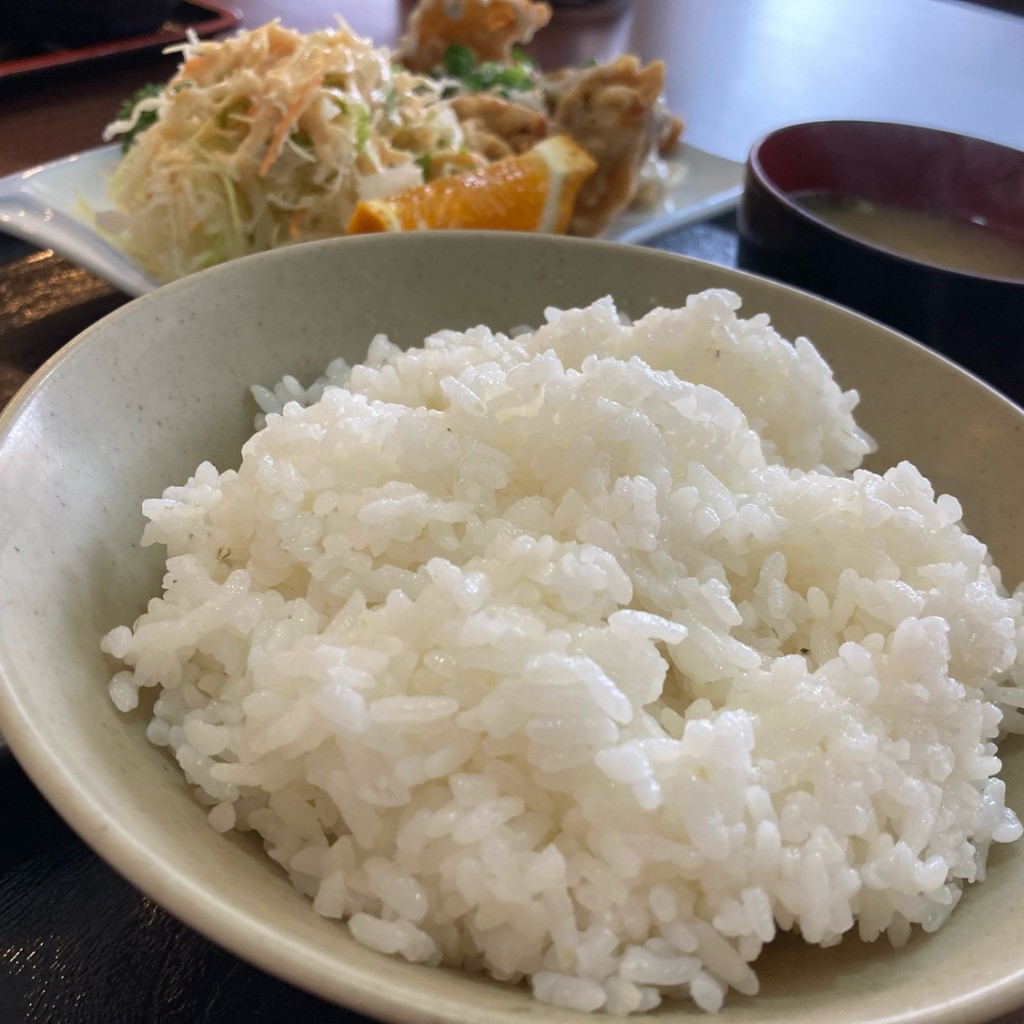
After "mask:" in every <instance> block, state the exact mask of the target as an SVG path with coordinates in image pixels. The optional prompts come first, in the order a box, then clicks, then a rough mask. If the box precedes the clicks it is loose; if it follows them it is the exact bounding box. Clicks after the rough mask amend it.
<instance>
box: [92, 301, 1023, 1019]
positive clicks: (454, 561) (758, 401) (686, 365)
mask: <svg viewBox="0 0 1024 1024" xmlns="http://www.w3.org/2000/svg"><path fill="white" fill-rule="evenodd" d="M738 308H739V300H738V299H737V298H736V296H734V295H732V294H730V293H728V292H722V291H710V292H705V293H703V294H701V295H697V296H693V297H691V298H690V299H689V300H688V302H687V305H686V308H685V309H680V310H671V311H670V310H664V309H659V310H656V311H654V312H652V313H650V314H649V315H648V316H646V317H644V318H643V319H642V320H639V321H637V322H636V323H635V324H631V323H628V322H627V323H624V322H622V320H621V318H620V317H619V316H618V314H617V312H616V310H615V307H614V305H613V304H612V302H611V301H610V300H604V301H602V302H598V303H595V304H594V305H593V306H591V307H590V308H588V309H584V310H571V311H567V312H558V311H554V310H552V311H550V312H549V314H548V318H547V323H546V324H545V325H544V326H543V327H541V328H540V329H539V330H537V331H536V332H535V333H532V334H530V333H526V334H522V335H519V336H517V337H515V338H509V337H506V336H503V335H500V334H493V333H492V332H491V331H490V330H488V329H487V328H484V327H478V328H474V329H473V330H470V331H468V332H466V333H465V334H457V333H451V332H444V333H441V334H438V335H435V336H433V337H431V338H428V339H427V340H426V343H425V345H424V347H423V348H422V349H416V350H412V351H409V352H401V351H399V350H398V349H397V348H396V347H394V346H393V345H392V344H390V343H389V342H388V341H387V340H386V339H384V338H376V339H374V341H373V343H372V344H371V345H370V350H369V355H368V358H367V361H366V363H365V364H364V365H361V366H356V367H353V368H352V370H351V372H350V373H349V371H348V370H347V368H346V367H344V366H343V365H341V364H333V365H332V367H331V370H330V373H329V375H328V378H329V380H328V381H326V382H320V383H319V384H318V385H316V386H315V388H314V389H313V391H312V393H309V394H307V393H306V392H304V391H303V389H302V388H301V387H300V386H299V385H298V384H297V382H295V381H286V382H284V383H283V384H281V385H279V387H278V388H277V389H276V391H274V392H272V391H268V390H266V389H258V397H259V398H260V400H261V402H262V403H263V405H264V407H265V409H267V410H268V415H267V422H266V427H265V429H263V430H261V431H260V432H259V433H257V434H256V435H255V436H254V437H253V438H252V439H251V440H250V441H249V442H248V443H247V444H246V445H245V447H244V449H243V452H242V463H241V467H240V469H239V470H237V471H235V470H229V471H227V472H223V473H218V471H217V470H216V469H215V468H214V467H213V466H211V465H209V464H203V465H202V466H200V467H199V468H198V470H197V471H196V474H195V476H194V477H193V478H192V479H191V480H189V481H188V483H187V484H185V485H184V486H181V487H171V488H169V489H168V490H167V491H166V492H165V494H164V496H163V497H162V498H157V499H153V500H150V501H147V502H146V503H145V504H144V512H145V515H146V516H147V517H148V519H149V520H150V523H149V525H148V526H147V527H146V531H145V535H144V542H145V543H147V544H164V545H166V546H167V549H168V562H167V575H166V577H165V579H164V588H165V589H164V594H163V596H162V597H160V598H156V599H154V600H153V601H152V602H150V604H149V606H148V609H147V611H146V613H145V614H144V615H142V616H141V617H140V618H139V620H138V621H137V622H136V623H135V626H134V627H133V628H129V627H127V626H121V627H118V628H117V629H114V630H112V631H111V632H110V633H109V635H108V636H107V637H106V638H105V639H104V641H103V647H104V650H106V651H107V652H109V653H110V654H112V655H113V656H114V657H116V658H118V659H123V660H124V662H125V663H126V664H127V666H128V669H127V670H124V671H120V672H118V673H117V674H116V675H115V677H114V679H113V682H112V683H111V695H112V697H113V699H114V701H115V703H116V704H117V706H118V707H119V708H121V709H122V710H123V711H130V710H132V709H133V708H135V707H136V706H137V702H138V690H139V688H140V687H157V688H158V690H159V698H158V699H157V701H156V706H155V709H154V712H153V717H152V720H151V722H150V724H149V729H148V735H149V738H150V740H151V741H152V742H153V743H156V744H158V745H161V746H167V747H169V748H170V749H171V751H173V754H174V756H175V757H176V758H177V761H178V763H179V764H180V765H181V767H182V769H183V770H184V772H185V773H186V775H187V776H188V778H189V780H190V781H191V782H192V783H194V784H195V785H196V786H197V789H198V795H199V799H200V800H201V801H202V802H203V803H204V804H206V805H207V806H209V808H210V810H209V819H210V824H211V825H212V826H213V827H214V828H215V829H217V830H218V831H227V830H229V829H232V828H237V829H240V830H255V831H256V832H258V833H259V835H260V836H262V838H263V841H264V843H265V845H266V849H267V851H268V853H269V854H270V856H271V857H272V858H273V859H274V860H275V861H277V862H278V863H279V864H280V865H281V866H282V867H283V869H284V870H285V871H287V872H288V875H289V877H290V878H291V879H292V881H293V882H294V884H295V885H296V886H297V887H298V888H299V889H300V890H301V891H302V892H304V893H306V894H308V896H309V897H310V898H311V900H312V903H313V907H314V909H315V910H316V911H317V912H319V913H321V914H324V915H326V916H328V917H333V918H339V919H343V920H345V921H347V926H348V928H349V929H350V930H351V932H352V934H353V935H354V936H355V938H356V939H358V940H359V941H360V942H362V943H364V944H366V945H367V946H371V947H373V948H374V949H378V950H381V951H383V952H386V953H393V954H397V955H399V956H403V957H406V958H407V959H409V960H412V961H417V962H424V963H428V964H440V963H446V964H451V965H461V966H463V967H466V968H468V969H471V970H474V971H475V970H482V971H487V972H489V973H490V974H491V975H493V976H494V977H495V978H497V979H500V980H503V981H510V982H515V981H518V980H521V979H528V981H529V984H530V985H531V986H532V989H533V992H534V994H535V995H536V996H537V998H538V999H541V1000H544V1001H546V1002H550V1003H555V1004H557V1005H560V1006H568V1007H574V1008H576V1009H580V1010H599V1009H600V1010H605V1011H608V1012H610V1013H614V1014H620V1013H629V1012H635V1011H642V1010H647V1009H650V1008H652V1007H654V1006H656V1005H658V1003H659V1002H661V1000H662V999H663V998H666V997H669V998H686V997H690V998H692V999H693V1000H694V1001H695V1002H696V1003H697V1004H698V1005H699V1006H701V1007H703V1008H704V1009H705V1010H716V1009H718V1008H719V1007H720V1006H721V1005H722V1003H723V1000H724V999H725V998H726V995H727V992H728V990H729V989H735V990H737V991H738V992H740V993H744V994H747V995H752V994H754V993H756V992H757V987H758V982H757V977H756V975H755V973H754V971H753V969H752V967H751V964H752V962H753V961H754V960H755V959H756V958H757V956H758V954H759V953H760V952H761V949H762V947H763V946H764V944H765V943H767V942H769V941H770V940H771V939H772V938H773V936H774V935H775V934H776V933H777V932H778V930H779V929H784V930H794V931H798V932H799V933H800V934H801V935H802V936H803V937H804V939H806V940H807V941H808V942H811V943H821V944H823V945H828V944H831V943H835V942H838V941H839V939H840V938H841V937H842V936H843V935H845V934H846V933H848V932H850V931H852V930H856V932H857V933H858V934H859V935H860V936H861V937H862V938H864V939H868V940H871V939H875V938H877V937H878V936H879V935H881V934H882V933H885V934H886V935H887V936H888V937H889V939H890V940H891V941H892V942H893V943H895V944H897V945H898V944H900V943H902V942H904V941H905V940H906V939H907V937H908V934H909V933H910V930H911V927H912V926H913V925H915V924H917V925H920V926H922V928H924V929H925V930H926V931H932V930H934V929H936V928H938V927H939V926H940V925H941V924H942V923H943V922H944V921H945V920H946V918H947V917H948V915H949V914H950V912H951V911H952V910H953V908H954V906H955V905H956V903H957V901H958V900H959V898H960V895H961V891H962V889H963V886H964V883H966V882H972V881H976V880H978V879H980V878H982V876H983V874H984V866H985V859H986V855H987V851H988V848H989V845H990V843H992V842H1009V841H1012V840H1015V839H1017V838H1018V837H1019V836H1020V834H1021V826H1020V825H1019V824H1018V821H1017V818H1016V817H1015V815H1014V814H1013V812H1012V811H1011V810H1009V809H1008V808H1006V807H1005V806H1004V802H1003V800H1004V787H1003V783H1002V782H1001V781H1000V780H999V779H998V778H997V777H996V773H997V772H998V770H999V767H1000V765H999V760H998V758H997V756H996V745H995V741H996V738H997V734H998V732H999V729H1000V723H1001V719H1002V718H1003V713H1002V711H1001V710H1000V706H999V704H997V703H996V698H997V697H998V698H1000V700H1002V701H1005V702H1006V703H1007V704H1008V705H1011V706H1012V705H1018V706H1019V705H1021V704H1024V695H1022V692H1021V690H1020V689H1016V688H1015V687H1016V684H1017V683H1019V682H1020V680H1021V679H1022V678H1024V677H1022V674H1021V662H1022V650H1021V648H1022V646H1024V645H1022V643H1021V637H1022V636H1024V615H1022V608H1021V602H1020V600H1018V599H1017V598H1011V597H1009V596H1007V594H1006V593H1005V591H1004V590H1003V589H1002V588H1001V586H1000V583H999V577H998V573H997V572H996V570H994V569H993V568H992V567H991V566H990V565H989V563H988V560H987V555H986V549H985V547H984V545H983V544H982V543H980V542H979V541H977V540H975V539H974V538H972V537H971V536H969V535H968V534H967V533H965V532H964V530H963V529H962V527H961V526H960V523H959V520H960V506H959V505H958V503H957V502H956V500H955V499H953V498H951V497H948V496H939V497H936V496H935V495H934V494H933V492H932V490H931V487H930V486H929V484H928V482H927V481H926V480H925V479H924V478H923V477H922V476H921V475H920V474H919V473H918V472H917V470H915V469H914V468H913V467H912V466H910V465H908V464H906V463H901V464H900V465H898V466H896V467H895V468H894V469H891V470H889V471H888V472H887V473H886V474H885V475H884V476H877V475H875V474H874V473H870V472H867V471H864V470H858V469H856V467H857V466H858V465H859V463H860V461H861V459H862V457H863V455H864V454H865V453H866V452H867V451H868V450H869V449H870V442H869V441H868V440H867V438H866V437H865V436H864V435H863V434H862V433H861V432H860V431H859V430H858V429H857V427H856V425H855V424H854V421H853V418H852V410H853V407H854V406H855V404H856V400H857V399H856V395H855V394H853V393H850V392H847V393H845V394H844V393H842V392H841V391H840V389H839V388H838V386H837V385H836V384H835V382H834V381H833V379H832V376H831V373H830V371H829V369H828V367H827V365H826V364H825V363H824V362H823V360H822V359H821V358H820V356H819V355H818V354H817V353H816V351H815V350H814V349H813V348H812V346H811V345H810V344H809V343H808V342H806V341H804V340H800V341H797V342H796V344H795V345H791V344H790V343H788V342H786V341H784V340H783V339H781V338H779V336H778V335H777V334H776V333H775V332H774V331H773V330H772V329H771V328H770V326H769V325H768V321H767V318H766V317H755V318H753V319H751V320H746V321H744V320H739V319H737V317H736V313H735V311H736V310H737V309H738ZM325 384H327V385H328V386H325ZM333 385H342V386H333ZM314 399H315V400H316V401H315V403H314V404H312V405H310V406H309V407H308V408H303V407H302V403H303V402H306V401H310V400H314ZM282 406H283V407H282ZM275 410H276V411H275ZM851 471H852V476H851V475H849V474H850V473H851ZM997 687H999V688H1000V692H999V693H998V694H997V693H996V692H995V690H996V688H997ZM1003 724H1004V726H1005V724H1006V723H1005V722H1004V723H1003Z"/></svg>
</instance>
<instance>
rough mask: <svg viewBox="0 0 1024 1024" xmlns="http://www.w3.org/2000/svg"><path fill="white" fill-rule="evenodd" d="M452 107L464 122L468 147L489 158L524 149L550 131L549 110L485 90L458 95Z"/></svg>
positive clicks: (500, 157)
mask: <svg viewBox="0 0 1024 1024" xmlns="http://www.w3.org/2000/svg"><path fill="white" fill-rule="evenodd" d="M452 109H453V110H454V111H455V116H456V117H458V119H459V121H460V122H461V124H462V130H463V132H464V133H465V136H466V145H467V146H468V148H469V149H470V150H472V151H473V152H475V153H480V154H482V155H483V156H484V157H486V158H487V159H488V160H502V159H504V158H505V157H507V156H511V155H513V154H515V153H524V152H526V150H528V149H532V148H533V146H535V145H536V144H537V143H538V142H540V141H541V140H542V139H544V138H546V137H547V134H548V118H547V115H546V114H544V113H542V112H541V111H539V110H534V109H533V108H532V107H527V106H524V105H523V104H522V103H513V102H512V101H511V100H503V99H500V98H499V97H497V96H491V95H488V94H486V93H470V94H468V95H465V96H457V97H455V99H453V100H452Z"/></svg>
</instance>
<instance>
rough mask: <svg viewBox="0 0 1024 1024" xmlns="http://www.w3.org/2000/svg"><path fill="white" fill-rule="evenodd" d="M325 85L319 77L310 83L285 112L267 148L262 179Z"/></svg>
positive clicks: (262, 164) (262, 166) (262, 168)
mask: <svg viewBox="0 0 1024 1024" xmlns="http://www.w3.org/2000/svg"><path fill="white" fill-rule="evenodd" d="M321 85H323V76H322V75H321V76H318V77H317V78H314V79H313V81H312V82H310V83H309V84H308V85H307V86H306V87H305V89H303V90H302V92H301V93H299V96H298V99H296V100H295V102H294V103H292V105H291V106H290V107H289V108H288V109H287V110H286V111H285V114H284V117H283V118H282V119H281V121H280V123H279V124H278V126H277V128H275V129H274V134H273V136H272V137H271V139H270V145H269V146H268V147H267V154H266V156H264V158H263V163H261V164H260V169H259V176H260V177H261V178H264V177H266V175H267V172H268V171H269V170H270V167H271V165H272V164H273V162H274V161H275V160H276V159H277V157H278V155H279V154H280V152H281V147H282V146H283V145H284V140H285V138H286V137H287V135H288V132H289V130H290V129H291V127H292V125H293V124H294V123H295V121H296V120H297V119H298V117H299V115H300V114H301V113H302V112H303V110H305V109H306V106H307V105H308V104H309V101H310V100H311V99H312V97H313V94H314V93H315V92H316V91H317V89H319V88H320V86H321Z"/></svg>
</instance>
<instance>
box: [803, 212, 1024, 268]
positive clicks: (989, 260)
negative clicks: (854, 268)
mask: <svg viewBox="0 0 1024 1024" xmlns="http://www.w3.org/2000/svg"><path fill="white" fill-rule="evenodd" d="M797 201H798V202H799V203H800V205H801V206H803V208H804V209H805V210H807V211H808V212H809V213H813V214H814V216H815V217H818V218H819V219H821V220H823V221H825V222H826V223H827V224H830V225H831V226H832V227H834V228H837V229H838V230H840V231H842V232H844V233H845V234H848V235H851V236H852V237H854V238H857V239H859V240H860V241H863V242H869V243H871V244H872V245H877V246H881V247H882V248H883V249H888V250H890V251H892V252H895V253H898V254H900V255H902V256H909V257H911V258H913V259H919V260H925V261H927V262H928V263H934V264H938V265H939V266H942V267H947V268H949V269H950V270H960V271H965V272H967V273H970V274H983V275H985V276H987V277H1012V278H1019V279H1020V280H1024V245H1017V244H1015V243H1014V242H1011V241H1008V240H1007V239H1005V238H1002V237H1001V236H1000V235H997V234H996V233H995V232H994V231H992V230H990V229H989V228H987V227H985V226H984V225H983V224H974V223H970V222H966V221H959V220H954V219H953V218H952V217H947V216H945V215H943V214H938V213H929V212H925V211H921V210H909V209H907V208H905V207H902V206H890V205H887V204H882V203H874V202H871V201H869V200H867V199H861V198H858V197H856V196H837V195H828V194H819V195H808V196H802V197H797Z"/></svg>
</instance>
